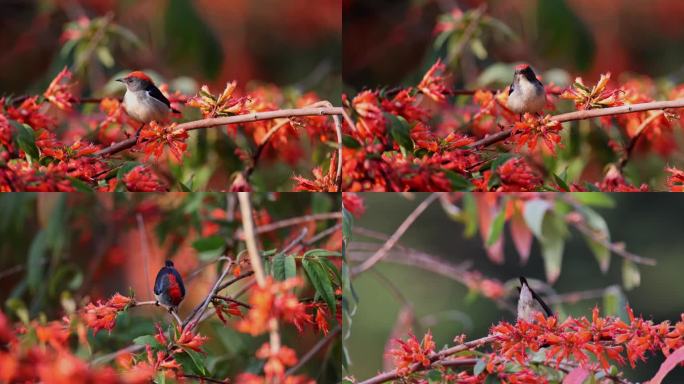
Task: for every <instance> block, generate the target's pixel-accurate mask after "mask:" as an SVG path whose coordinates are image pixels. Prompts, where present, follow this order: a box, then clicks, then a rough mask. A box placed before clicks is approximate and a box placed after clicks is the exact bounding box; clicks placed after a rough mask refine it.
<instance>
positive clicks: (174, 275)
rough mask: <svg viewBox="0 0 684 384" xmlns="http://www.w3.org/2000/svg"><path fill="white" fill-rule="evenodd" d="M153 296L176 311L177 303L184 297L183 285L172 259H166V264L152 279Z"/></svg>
mask: <svg viewBox="0 0 684 384" xmlns="http://www.w3.org/2000/svg"><path fill="white" fill-rule="evenodd" d="M154 297H156V298H157V302H158V303H161V304H164V305H166V306H168V307H169V309H170V310H174V311H176V312H177V311H178V305H179V304H180V303H181V301H183V298H184V297H185V286H184V285H183V279H182V278H181V275H180V273H178V271H177V270H176V268H174V267H173V261H171V260H166V266H164V267H162V269H160V270H159V273H157V278H156V279H155V281H154Z"/></svg>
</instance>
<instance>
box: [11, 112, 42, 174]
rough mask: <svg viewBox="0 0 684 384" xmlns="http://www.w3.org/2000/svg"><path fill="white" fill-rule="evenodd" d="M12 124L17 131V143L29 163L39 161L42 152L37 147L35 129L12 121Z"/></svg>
mask: <svg viewBox="0 0 684 384" xmlns="http://www.w3.org/2000/svg"><path fill="white" fill-rule="evenodd" d="M10 124H12V126H13V127H14V129H15V130H16V131H17V136H16V142H17V145H18V146H19V148H21V150H22V151H24V153H26V157H27V159H28V161H29V164H30V163H31V162H32V161H37V160H38V159H39V158H40V152H39V151H38V147H37V146H36V136H35V132H34V130H33V128H31V127H30V126H29V125H27V124H20V123H19V122H17V121H14V120H10Z"/></svg>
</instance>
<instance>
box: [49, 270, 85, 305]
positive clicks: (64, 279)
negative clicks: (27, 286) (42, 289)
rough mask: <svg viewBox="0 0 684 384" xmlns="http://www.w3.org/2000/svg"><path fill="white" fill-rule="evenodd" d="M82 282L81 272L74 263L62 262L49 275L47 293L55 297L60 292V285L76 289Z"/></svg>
mask: <svg viewBox="0 0 684 384" xmlns="http://www.w3.org/2000/svg"><path fill="white" fill-rule="evenodd" d="M82 283H83V273H82V272H81V270H80V269H78V267H76V265H74V264H63V265H60V266H58V267H57V270H56V271H55V272H54V273H53V274H52V276H51V277H50V288H49V290H48V293H49V294H50V296H52V297H55V296H57V295H58V294H59V293H61V289H62V288H63V286H62V285H65V286H66V288H67V289H69V290H72V291H73V290H76V289H78V288H79V287H80V286H81V284H82Z"/></svg>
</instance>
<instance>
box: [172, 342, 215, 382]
mask: <svg viewBox="0 0 684 384" xmlns="http://www.w3.org/2000/svg"><path fill="white" fill-rule="evenodd" d="M183 352H185V353H177V354H175V355H174V358H175V359H176V361H178V362H179V363H180V364H181V365H182V366H183V369H184V370H189V371H191V372H193V373H195V374H197V375H201V376H207V375H208V374H209V373H208V372H207V368H206V367H205V366H204V362H203V361H204V358H203V357H202V355H200V354H199V353H197V352H195V351H193V350H192V349H188V348H183Z"/></svg>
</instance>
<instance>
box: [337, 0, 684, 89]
mask: <svg viewBox="0 0 684 384" xmlns="http://www.w3.org/2000/svg"><path fill="white" fill-rule="evenodd" d="M482 4H485V5H486V12H487V13H488V14H490V15H491V16H493V17H495V18H497V19H499V20H501V21H502V22H504V23H505V24H506V25H508V26H509V27H510V28H511V29H512V30H513V32H515V34H516V35H517V36H518V37H519V39H518V40H515V41H512V40H510V39H500V38H497V36H496V34H494V36H490V37H485V40H484V44H485V47H486V48H487V51H488V53H489V54H488V57H487V58H486V59H485V60H483V61H478V62H475V61H474V60H471V59H469V58H468V57H464V58H463V60H465V61H472V63H470V64H468V65H473V66H475V67H476V68H477V69H479V70H481V69H483V68H486V67H487V66H489V65H491V64H493V63H497V62H505V63H511V62H520V61H527V62H529V63H531V64H532V65H533V66H534V67H536V68H540V69H543V70H548V69H550V68H556V67H557V68H561V69H564V70H566V71H568V72H570V73H572V74H573V77H574V76H575V75H584V76H586V77H589V78H591V79H594V78H598V75H599V74H600V73H604V72H607V71H611V72H613V73H614V74H620V73H622V72H625V71H631V72H638V73H642V74H647V75H650V76H658V77H660V76H666V77H668V78H669V79H671V80H673V81H676V82H681V80H682V78H683V77H684V67H683V66H682V62H684V51H682V50H681V49H680V48H681V45H682V42H683V41H684V24H682V23H681V20H682V17H684V2H681V1H679V0H652V1H641V0H622V1H592V0H491V1H480V0H372V1H367V0H344V15H343V18H344V20H343V24H344V26H343V36H344V38H343V57H344V68H343V78H344V81H345V85H346V86H349V87H350V88H352V89H355V90H357V91H358V90H360V89H362V88H373V87H379V86H394V85H399V84H413V83H415V81H416V79H418V80H419V77H417V76H418V75H417V74H416V72H420V75H421V76H422V73H423V72H424V71H425V70H426V69H427V68H428V67H429V66H430V65H431V64H432V63H433V62H434V59H435V57H437V54H438V53H439V52H436V51H435V50H434V49H433V47H432V45H433V41H434V40H435V34H434V33H433V30H434V28H435V24H436V22H437V18H438V16H439V15H440V14H444V13H448V12H449V11H450V10H451V9H453V8H454V7H459V8H460V9H461V10H462V11H464V12H465V11H467V10H468V9H472V8H475V7H478V6H480V5H482ZM456 80H457V83H460V84H467V83H468V82H469V81H472V80H473V79H467V78H466V79H464V78H459V77H457V78H456Z"/></svg>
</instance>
